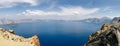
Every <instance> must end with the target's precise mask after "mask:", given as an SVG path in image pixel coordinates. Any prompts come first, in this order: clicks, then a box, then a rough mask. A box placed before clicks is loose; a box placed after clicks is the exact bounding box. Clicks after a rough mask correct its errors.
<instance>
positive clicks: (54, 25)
mask: <svg viewBox="0 0 120 46" xmlns="http://www.w3.org/2000/svg"><path fill="white" fill-rule="evenodd" d="M0 26H1V27H3V28H6V29H14V31H15V32H16V34H18V35H21V36H24V37H26V38H28V37H31V36H33V35H38V37H39V40H40V43H41V46H83V45H84V44H85V43H86V42H87V41H88V36H89V35H90V34H91V33H92V32H95V31H97V30H99V29H100V27H101V26H102V24H93V23H84V22H63V21H39V22H25V23H19V24H17V25H16V26H15V27H14V28H11V26H6V25H0Z"/></svg>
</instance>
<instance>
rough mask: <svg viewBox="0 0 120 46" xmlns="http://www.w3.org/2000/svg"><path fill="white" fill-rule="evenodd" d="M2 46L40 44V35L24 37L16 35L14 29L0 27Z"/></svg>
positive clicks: (31, 45)
mask: <svg viewBox="0 0 120 46" xmlns="http://www.w3.org/2000/svg"><path fill="white" fill-rule="evenodd" d="M0 46H40V43H39V40H38V37H37V36H36V35H35V36H33V37H31V38H24V37H22V36H18V35H15V32H14V31H13V30H8V31H7V30H5V29H3V28H0Z"/></svg>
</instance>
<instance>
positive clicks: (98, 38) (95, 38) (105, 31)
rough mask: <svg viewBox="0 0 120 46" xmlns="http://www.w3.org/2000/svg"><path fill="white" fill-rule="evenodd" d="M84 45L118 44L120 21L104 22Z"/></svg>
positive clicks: (109, 45)
mask: <svg viewBox="0 0 120 46" xmlns="http://www.w3.org/2000/svg"><path fill="white" fill-rule="evenodd" d="M84 46H120V22H116V23H112V24H104V25H103V26H102V28H101V29H100V30H99V31H97V32H95V33H93V34H92V35H90V36H89V41H88V42H87V43H86V44H85V45H84Z"/></svg>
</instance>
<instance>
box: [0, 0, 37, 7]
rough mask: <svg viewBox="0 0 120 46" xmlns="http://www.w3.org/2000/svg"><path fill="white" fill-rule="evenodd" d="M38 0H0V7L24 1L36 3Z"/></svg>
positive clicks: (33, 4) (32, 4) (30, 3)
mask: <svg viewBox="0 0 120 46" xmlns="http://www.w3.org/2000/svg"><path fill="white" fill-rule="evenodd" d="M37 1H38V0H0V8H8V7H13V6H16V5H19V3H26V4H29V5H31V6H35V5H37V4H38V2H37Z"/></svg>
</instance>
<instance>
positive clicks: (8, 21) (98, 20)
mask: <svg viewBox="0 0 120 46" xmlns="http://www.w3.org/2000/svg"><path fill="white" fill-rule="evenodd" d="M118 20H120V17H114V18H112V19H111V18H109V17H102V18H87V19H83V20H44V19H21V20H12V19H5V18H3V19H0V24H15V23H22V22H33V21H63V22H66V21H67V22H86V23H96V24H100V23H114V22H117V21H118Z"/></svg>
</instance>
